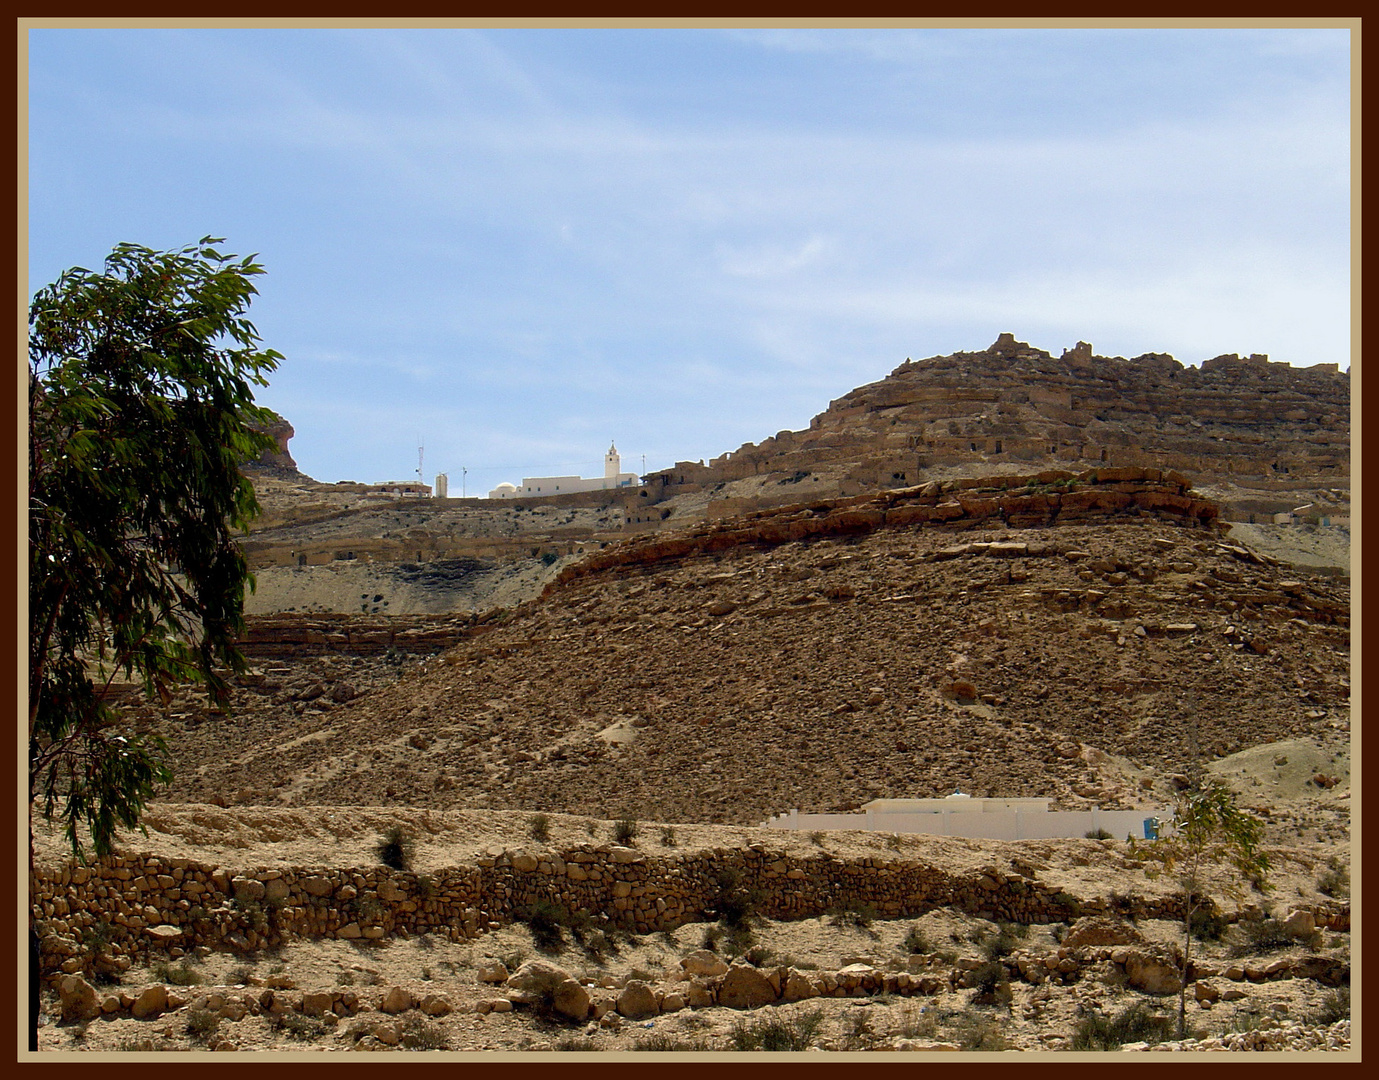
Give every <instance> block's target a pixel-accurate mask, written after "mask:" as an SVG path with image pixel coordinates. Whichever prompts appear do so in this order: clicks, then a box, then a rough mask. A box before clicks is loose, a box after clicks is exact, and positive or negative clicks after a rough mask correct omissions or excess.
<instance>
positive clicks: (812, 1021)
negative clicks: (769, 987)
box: [732, 1009, 824, 1053]
mask: <svg viewBox="0 0 1379 1080" xmlns="http://www.w3.org/2000/svg"><path fill="white" fill-rule="evenodd" d="M823 1022H824V1013H823V1010H822V1009H816V1010H814V1011H813V1012H805V1013H797V1014H796V1015H795V1016H793V1017H791V1018H789V1019H782V1018H781V1017H779V1016H770V1017H767V1018H766V1019H764V1020H758V1021H753V1022H751V1023H748V1022H747V1021H743V1020H739V1021H738V1022H737V1023H736V1024H735V1025H733V1031H732V1049H734V1050H740V1051H752V1050H763V1051H766V1052H768V1053H778V1052H785V1051H796V1050H808V1049H809V1048H810V1047H811V1046H812V1045H813V1044H814V1040H815V1038H817V1037H818V1034H819V1029H820V1028H821V1027H823Z"/></svg>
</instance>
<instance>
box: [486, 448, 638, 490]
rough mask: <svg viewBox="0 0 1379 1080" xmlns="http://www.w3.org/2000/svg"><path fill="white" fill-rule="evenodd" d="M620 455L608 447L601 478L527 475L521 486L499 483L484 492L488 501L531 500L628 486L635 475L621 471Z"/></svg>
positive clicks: (634, 482) (633, 482)
mask: <svg viewBox="0 0 1379 1080" xmlns="http://www.w3.org/2000/svg"><path fill="white" fill-rule="evenodd" d="M621 470H622V456H621V455H620V454H619V453H618V448H617V446H614V445H610V446H609V447H608V453H606V454H604V455H603V475H602V476H596V477H591V478H589V479H585V478H583V477H579V476H529V477H526V478H525V479H524V480H523V481H522V483H521V485H517V484H499V485H498V486H497V487H496V488H494V489H493V490H492V491H490V492H489V493H488V497H489V498H490V499H531V498H538V499H539V498H544V497H546V496H547V495H568V494H569V493H570V492H572V491H608V490H609V489H611V488H620V487H632V486H633V485H634V484H636V482H637V474H636V473H625V472H622V471H621Z"/></svg>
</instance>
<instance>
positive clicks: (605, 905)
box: [31, 844, 1350, 980]
mask: <svg viewBox="0 0 1379 1080" xmlns="http://www.w3.org/2000/svg"><path fill="white" fill-rule="evenodd" d="M31 895H32V896H33V897H34V903H33V915H34V919H35V925H36V927H37V929H38V933H39V936H40V940H41V942H42V948H43V952H44V956H45V961H46V962H45V967H46V969H47V970H49V971H50V972H51V973H52V978H53V979H54V980H60V979H61V977H62V976H63V975H69V974H76V973H83V972H90V971H91V970H92V965H93V963H96V964H98V965H99V964H105V965H108V966H109V967H111V968H113V969H115V970H126V969H128V968H129V966H130V965H131V963H132V962H133V961H134V960H135V959H148V958H150V957H151V956H155V955H167V954H169V953H170V954H171V955H173V956H179V955H181V954H182V953H183V952H184V951H187V950H190V949H192V948H195V947H197V946H204V947H208V948H211V949H214V950H222V951H248V950H252V949H257V948H265V947H271V946H274V945H277V944H279V943H281V942H283V941H286V940H291V939H294V938H340V939H345V940H354V939H361V938H362V939H378V938H386V937H392V936H394V935H400V934H407V935H411V934H422V933H433V934H442V935H445V936H447V937H450V938H452V939H454V940H461V939H471V938H474V937H477V936H478V935H480V934H482V933H484V932H485V931H487V930H491V929H496V928H498V927H500V926H502V925H504V924H506V923H509V922H512V921H514V920H516V919H519V918H521V917H522V915H523V913H524V912H525V911H526V910H528V909H530V908H531V907H532V906H533V905H535V904H537V903H538V902H541V901H546V902H548V903H551V904H556V905H560V906H562V907H564V908H566V909H568V910H570V911H577V910H583V911H585V912H587V913H588V914H589V915H590V916H591V917H593V918H594V919H595V920H596V921H599V922H604V923H608V924H615V925H618V926H624V927H627V928H629V929H635V930H636V931H637V932H640V933H649V932H654V931H658V930H667V929H673V928H675V927H677V926H681V925H683V924H685V923H691V922H699V921H708V920H712V919H715V918H717V917H718V909H719V907H720V906H721V905H722V904H723V903H724V900H725V897H726V896H729V895H737V896H740V897H746V898H749V902H750V904H751V906H752V907H753V909H754V910H755V911H756V912H758V913H759V914H761V915H763V916H766V917H769V918H773V919H780V920H790V919H803V918H811V917H816V916H819V915H822V914H825V913H827V912H829V911H835V910H838V909H852V910H861V909H863V908H871V909H872V910H874V911H875V912H876V913H877V914H878V915H879V916H881V917H884V918H901V917H910V916H917V915H920V914H922V913H924V912H926V911H929V910H932V909H935V908H940V907H950V908H954V909H957V910H961V911H964V912H968V913H970V914H973V915H976V916H979V917H982V918H987V919H993V920H996V919H999V920H1009V921H1014V922H1020V923H1048V922H1059V921H1068V920H1071V919H1073V918H1075V917H1077V916H1079V915H1084V914H1098V913H1103V912H1106V911H1108V910H1111V908H1112V906H1113V905H1112V903H1111V901H1109V900H1108V899H1106V898H1104V897H1096V896H1087V897H1074V896H1072V895H1070V894H1068V893H1066V892H1062V891H1060V890H1057V889H1054V888H1052V887H1050V886H1049V885H1048V884H1046V883H1044V882H1041V881H1038V880H1036V879H1035V878H1034V877H1031V876H1025V875H1023V874H1020V873H1011V872H1007V871H1002V870H1000V869H998V868H996V867H995V866H989V867H985V868H982V869H980V870H979V871H975V872H973V873H971V874H967V875H954V874H950V873H948V872H946V871H945V870H944V869H942V868H941V867H939V866H935V865H933V864H931V863H926V862H921V861H916V860H913V859H906V858H901V857H896V858H892V859H888V858H884V857H880V856H877V857H867V858H848V859H844V858H839V857H835V856H831V855H828V854H827V853H820V854H818V855H815V856H810V857H807V858H800V857H798V856H788V855H787V854H786V853H785V852H784V851H781V850H773V849H770V848H768V847H766V846H765V845H762V844H753V845H751V846H750V847H746V848H722V849H711V850H705V851H700V852H693V853H684V854H679V855H669V856H659V855H658V856H649V855H647V854H645V853H643V852H641V851H638V850H636V849H635V848H629V847H620V846H615V845H599V846H597V847H595V846H589V847H581V848H575V849H570V850H566V851H563V852H555V851H542V852H521V851H519V852H503V853H499V854H494V855H492V856H481V857H479V858H477V859H476V860H475V864H474V865H472V866H456V867H450V868H447V869H444V870H440V871H437V872H436V873H434V874H430V875H419V874H415V873H410V872H406V871H395V870H391V869H389V868H387V867H384V866H373V867H365V868H350V869H339V868H333V869H328V868H321V867H275V868H253V869H243V870H239V871H236V870H232V869H227V868H225V867H220V866H214V865H211V864H208V863H204V862H200V861H197V860H193V859H186V858H165V857H159V856H154V855H147V854H141V855H113V856H107V857H102V858H99V859H97V860H95V861H94V862H92V863H90V864H81V863H78V862H76V861H69V862H67V863H65V864H62V865H60V866H56V867H48V868H45V869H40V870H39V871H37V872H36V875H35V879H34V882H33V889H32V892H31ZM1125 903H1126V902H1125V901H1124V900H1123V899H1122V900H1119V901H1117V904H1116V905H1115V910H1117V911H1119V912H1121V913H1122V914H1131V915H1134V916H1135V917H1136V918H1150V919H1155V918H1179V917H1181V910H1180V906H1179V900H1178V899H1177V898H1176V897H1173V896H1157V897H1156V896H1148V897H1144V898H1136V899H1134V900H1133V901H1130V904H1131V906H1130V908H1128V909H1127V908H1126V907H1125ZM1312 915H1313V919H1314V922H1315V925H1317V926H1324V927H1328V928H1330V929H1335V930H1347V929H1349V919H1350V909H1349V905H1348V904H1342V903H1330V904H1328V905H1325V906H1320V907H1318V908H1317V909H1316V910H1314V911H1313V912H1312ZM1227 917H1228V918H1231V917H1238V913H1237V915H1236V916H1232V915H1231V914H1230V913H1227ZM94 957H99V958H100V959H99V960H93V958H94ZM97 970H99V968H97Z"/></svg>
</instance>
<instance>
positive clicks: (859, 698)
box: [143, 493, 1349, 824]
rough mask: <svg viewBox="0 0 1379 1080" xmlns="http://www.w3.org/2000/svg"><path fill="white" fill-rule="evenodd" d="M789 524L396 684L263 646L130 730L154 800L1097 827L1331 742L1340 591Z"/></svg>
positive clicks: (623, 584) (549, 606)
mask: <svg viewBox="0 0 1379 1080" xmlns="http://www.w3.org/2000/svg"><path fill="white" fill-rule="evenodd" d="M969 494H973V495H974V497H975V495H976V494H979V493H969ZM947 497H948V496H938V498H939V499H940V500H941V499H943V498H947ZM1065 498H1070V496H1065ZM892 501H894V497H892ZM978 501H979V500H978ZM855 502H856V501H855V500H854V503H855ZM944 505H953V504H951V503H949V504H944ZM974 505H975V504H974ZM858 510H859V508H858V507H857V506H855V505H854V506H852V507H851V509H848V508H844V509H843V510H839V511H837V513H853V514H854V515H855V513H856V512H857V511H858ZM860 510H861V512H863V513H865V512H866V508H865V506H863V507H861V508H860ZM801 515H803V517H804V518H810V517H811V514H810V512H809V511H807V510H806V511H800V512H799V513H796V514H795V515H794V516H793V518H792V515H791V514H790V513H788V512H780V513H777V514H774V515H773V514H764V515H761V516H760V517H759V518H758V519H757V521H756V525H755V526H751V525H748V526H744V527H742V528H739V529H738V531H737V533H736V534H735V535H734V536H733V537H732V542H731V544H728V542H727V541H724V540H723V539H721V538H722V537H723V536H724V535H727V534H728V533H729V532H731V530H727V531H726V532H725V530H724V529H722V528H720V529H719V530H718V531H717V532H715V531H714V530H713V529H707V530H701V532H700V533H698V534H695V533H686V534H682V540H683V538H684V537H688V538H689V539H688V540H683V542H680V543H679V544H678V547H677V542H676V541H675V536H674V535H670V536H667V535H662V536H658V537H656V538H653V539H652V540H644V541H641V542H629V543H628V544H625V545H621V546H614V547H611V548H609V549H607V551H606V552H604V553H602V554H600V555H598V556H592V557H590V558H588V559H586V560H585V561H584V562H583V563H574V564H571V566H570V567H568V568H567V569H566V570H565V571H564V572H563V573H562V574H561V580H559V581H558V582H557V584H555V585H554V586H552V587H550V588H549V589H548V591H547V594H546V595H545V596H544V597H543V598H541V599H540V600H536V601H531V602H528V603H525V604H523V605H521V606H520V607H518V608H516V609H515V610H513V611H510V612H507V613H502V614H500V615H498V617H494V618H490V619H489V620H488V621H487V622H485V623H484V624H483V625H482V626H474V627H472V628H471V629H469V630H466V631H464V634H465V636H464V637H463V639H462V640H459V642H458V644H456V645H455V647H454V648H451V649H449V651H446V652H444V653H443V654H442V655H437V656H433V657H430V658H428V659H425V660H422V661H419V662H415V663H410V664H408V663H406V662H405V657H404V656H402V655H400V654H399V653H397V652H396V651H394V655H392V656H391V657H389V656H382V657H379V656H377V655H374V656H369V655H367V651H368V650H366V649H365V650H363V653H365V654H364V655H353V656H351V655H349V654H348V653H347V652H346V651H344V650H342V649H338V648H326V647H312V646H309V645H301V646H292V645H290V644H288V645H283V646H282V647H281V648H280V656H279V658H278V659H277V660H271V659H267V658H263V659H261V660H260V667H261V672H262V674H261V677H259V678H256V679H254V680H250V682H251V683H255V682H256V683H257V685H248V686H245V687H243V688H242V689H241V691H240V693H239V698H238V701H237V703H236V709H235V711H234V712H233V713H232V714H231V715H230V716H229V717H226V718H212V719H209V720H208V719H207V718H206V717H205V715H204V713H203V712H202V711H200V710H198V709H197V708H196V707H195V703H194V701H193V700H192V699H187V700H186V701H185V702H183V703H182V705H180V706H177V707H175V708H174V711H173V713H171V714H156V713H154V712H153V711H151V710H145V711H144V713H143V715H144V717H145V722H146V723H148V724H150V725H156V726H158V727H159V728H160V729H161V730H163V731H164V733H165V734H166V735H167V736H168V737H169V739H170V743H171V745H172V747H173V749H174V752H175V754H176V758H177V761H176V772H177V780H176V783H175V786H174V788H173V791H172V792H171V795H172V797H174V798H176V799H179V800H188V801H213V800H220V801H238V802H259V801H262V802H268V803H279V804H284V803H285V804H289V805H317V804H331V803H337V804H363V805H385V806H386V805H394V804H397V805H407V806H415V807H424V806H429V807H437V808H449V807H475V806H487V807H494V808H504V809H532V810H547V811H561V812H569V813H590V814H596V815H601V816H606V817H618V816H634V817H648V816H649V817H656V818H659V819H662V820H670V821H705V822H731V823H735V824H755V823H758V822H760V821H762V820H764V819H765V818H766V817H767V816H768V815H770V814H771V813H775V812H778V811H782V810H786V809H790V808H799V809H801V810H806V811H808V810H814V811H821V810H830V809H845V808H854V807H856V806H858V805H859V804H860V803H862V802H865V801H866V800H868V799H870V798H874V797H896V796H915V795H926V796H927V795H934V794H942V793H946V792H948V791H951V790H952V789H953V788H954V787H956V786H961V787H962V788H963V790H965V791H969V792H971V793H973V794H979V795H988V794H989V795H997V796H1017V795H1048V796H1051V797H1053V798H1055V799H1056V800H1057V802H1058V803H1059V804H1060V805H1065V806H1079V805H1086V804H1087V803H1091V802H1094V803H1097V804H1099V805H1102V806H1108V807H1117V806H1134V805H1141V804H1143V803H1146V802H1147V803H1151V804H1153V803H1156V802H1159V801H1161V800H1162V799H1163V798H1164V797H1165V796H1166V794H1167V792H1168V790H1169V784H1170V779H1169V778H1170V777H1171V776H1172V775H1173V774H1175V773H1178V772H1181V771H1182V770H1184V769H1186V768H1188V767H1189V766H1190V765H1191V764H1192V763H1193V762H1194V761H1200V762H1210V761H1211V760H1213V759H1216V758H1220V757H1224V756H1225V755H1229V754H1233V753H1236V752H1238V751H1241V750H1244V749H1246V748H1248V747H1252V746H1256V745H1258V744H1261V743H1266V742H1269V741H1273V740H1282V739H1299V738H1315V739H1326V738H1334V737H1336V736H1337V735H1339V734H1343V733H1344V731H1345V730H1346V729H1347V727H1348V695H1349V678H1348V674H1349V673H1348V662H1349V631H1348V628H1347V627H1348V605H1349V596H1348V587H1347V585H1346V583H1345V582H1344V580H1337V579H1334V578H1329V577H1315V576H1311V575H1308V574H1305V573H1299V572H1298V571H1297V570H1296V569H1295V568H1285V567H1280V566H1277V565H1274V564H1272V563H1271V562H1270V561H1268V560H1267V559H1266V558H1264V557H1261V556H1258V555H1255V554H1253V553H1252V552H1250V551H1249V550H1248V549H1246V548H1242V547H1239V546H1237V545H1234V544H1232V543H1230V541H1229V539H1228V537H1223V536H1222V534H1221V529H1220V527H1218V526H1216V525H1213V524H1210V523H1207V524H1196V525H1189V524H1184V523H1182V522H1181V521H1180V520H1178V519H1176V518H1174V517H1173V516H1172V515H1165V516H1162V517H1156V516H1154V515H1152V514H1146V515H1143V516H1136V515H1134V514H1127V515H1125V516H1123V517H1117V516H1116V515H1114V514H1113V515H1111V516H1109V517H1106V518H1104V519H1103V520H1095V521H1087V522H1086V523H1082V524H1079V523H1074V522H1069V523H1068V524H1053V525H1043V526H1031V527H1025V528H1012V527H1009V526H1007V525H1004V524H1001V523H999V522H996V523H994V524H993V521H992V519H986V520H983V521H976V522H973V521H966V522H958V523H957V524H958V525H961V526H964V527H962V528H961V529H960V531H958V532H954V531H953V530H954V525H953V524H952V523H950V524H947V525H943V524H936V523H929V524H927V525H926V524H921V525H915V526H896V527H891V526H884V525H883V526H882V527H878V528H875V529H874V530H873V531H870V532H866V533H860V534H855V535H835V536H825V537H822V538H814V539H805V540H792V541H787V542H773V539H772V538H778V537H779V536H780V535H782V534H781V532H780V527H781V522H788V521H790V520H799V519H800V518H801ZM813 516H814V517H818V516H819V515H813ZM1192 520H1194V521H1195V520H1198V519H1192ZM696 535H697V536H700V537H701V538H703V537H714V536H716V537H719V539H716V540H712V541H707V540H706V541H704V542H700V541H698V540H694V539H693V538H694V537H695V536H696ZM686 545H688V547H686ZM714 545H720V546H719V548H718V550H712V551H707V552H701V553H700V554H692V553H691V554H684V553H683V552H684V550H691V551H692V550H693V549H695V548H696V547H698V548H704V547H712V546H714ZM677 551H679V552H681V553H680V554H675V552H677ZM667 552H671V554H669V555H667V554H666V553H667ZM619 559H622V560H624V561H623V562H622V563H620V564H619V563H618V560H619ZM610 563H612V564H616V565H605V564H610ZM601 566H603V568H602V569H600V567H601ZM342 640H343V639H342ZM452 640H453V638H452ZM357 651H358V650H357Z"/></svg>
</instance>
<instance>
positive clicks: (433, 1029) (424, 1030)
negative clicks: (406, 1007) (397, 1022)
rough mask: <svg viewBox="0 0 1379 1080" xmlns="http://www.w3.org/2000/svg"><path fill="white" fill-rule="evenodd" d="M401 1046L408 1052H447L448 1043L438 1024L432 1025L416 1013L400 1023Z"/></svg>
mask: <svg viewBox="0 0 1379 1080" xmlns="http://www.w3.org/2000/svg"><path fill="white" fill-rule="evenodd" d="M402 1045H403V1047H405V1048H406V1049H408V1050H449V1049H450V1041H449V1039H447V1038H446V1035H445V1031H444V1029H443V1028H441V1027H440V1026H439V1025H438V1024H432V1023H430V1022H428V1021H427V1020H426V1018H425V1017H424V1016H422V1015H420V1014H418V1013H411V1014H410V1015H409V1016H408V1017H407V1019H406V1020H404V1021H403V1022H402Z"/></svg>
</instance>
